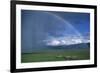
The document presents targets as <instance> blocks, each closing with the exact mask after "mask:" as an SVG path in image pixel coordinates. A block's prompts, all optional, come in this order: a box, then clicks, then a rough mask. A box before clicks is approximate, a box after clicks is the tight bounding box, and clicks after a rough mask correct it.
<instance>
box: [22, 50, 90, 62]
mask: <svg viewBox="0 0 100 73" xmlns="http://www.w3.org/2000/svg"><path fill="white" fill-rule="evenodd" d="M87 59H90V53H89V50H86V49H85V50H77V51H75V50H74V51H69V50H68V51H61V52H59V51H54V52H33V53H22V55H21V62H22V63H28V62H47V61H69V60H87Z"/></svg>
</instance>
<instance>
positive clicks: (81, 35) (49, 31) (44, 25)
mask: <svg viewBox="0 0 100 73" xmlns="http://www.w3.org/2000/svg"><path fill="white" fill-rule="evenodd" d="M87 42H90V14H89V13H75V12H55V11H52V12H51V11H35V10H21V48H22V51H24V50H26V51H27V50H29V51H32V50H35V49H40V48H41V47H45V46H59V45H72V44H78V43H87Z"/></svg>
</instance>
